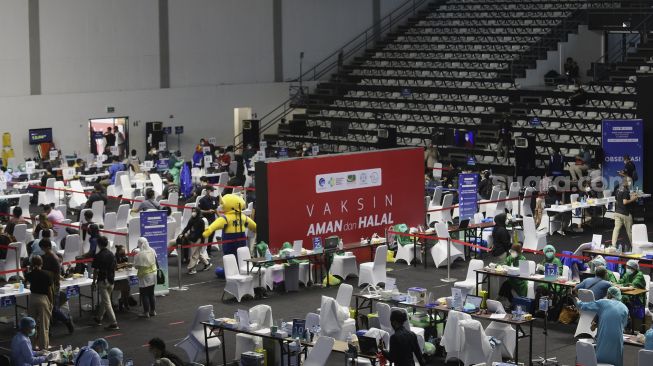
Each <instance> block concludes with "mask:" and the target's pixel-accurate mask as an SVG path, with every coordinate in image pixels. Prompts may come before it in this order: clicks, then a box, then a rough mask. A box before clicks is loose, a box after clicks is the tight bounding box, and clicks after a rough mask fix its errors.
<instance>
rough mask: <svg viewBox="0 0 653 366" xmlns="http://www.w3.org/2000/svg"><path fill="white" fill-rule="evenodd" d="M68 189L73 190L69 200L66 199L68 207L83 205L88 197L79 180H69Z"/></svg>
mask: <svg viewBox="0 0 653 366" xmlns="http://www.w3.org/2000/svg"><path fill="white" fill-rule="evenodd" d="M70 189H72V190H73V194H72V196H71V197H70V201H68V207H70V208H75V209H77V208H80V207H84V205H86V201H88V199H87V198H86V195H85V194H84V187H82V182H80V181H79V180H72V181H70ZM23 212H24V211H23Z"/></svg>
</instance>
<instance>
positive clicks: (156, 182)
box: [150, 173, 163, 197]
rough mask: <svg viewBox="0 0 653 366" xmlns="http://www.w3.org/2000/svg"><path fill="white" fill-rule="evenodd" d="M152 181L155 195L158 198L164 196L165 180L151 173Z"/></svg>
mask: <svg viewBox="0 0 653 366" xmlns="http://www.w3.org/2000/svg"><path fill="white" fill-rule="evenodd" d="M150 181H152V189H153V190H154V193H155V194H156V196H157V197H158V196H160V195H162V194H163V180H161V176H160V175H158V174H156V173H150Z"/></svg>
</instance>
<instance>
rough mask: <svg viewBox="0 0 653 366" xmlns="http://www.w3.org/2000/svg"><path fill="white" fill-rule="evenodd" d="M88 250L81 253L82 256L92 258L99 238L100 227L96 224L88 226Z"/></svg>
mask: <svg viewBox="0 0 653 366" xmlns="http://www.w3.org/2000/svg"><path fill="white" fill-rule="evenodd" d="M88 235H89V237H88V244H89V247H88V252H86V253H84V254H83V255H82V257H83V258H93V257H95V253H96V251H97V248H98V239H99V238H100V227H99V226H98V225H97V224H90V225H89V226H88Z"/></svg>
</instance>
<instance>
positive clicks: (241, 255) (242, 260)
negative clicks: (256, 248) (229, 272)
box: [236, 247, 265, 285]
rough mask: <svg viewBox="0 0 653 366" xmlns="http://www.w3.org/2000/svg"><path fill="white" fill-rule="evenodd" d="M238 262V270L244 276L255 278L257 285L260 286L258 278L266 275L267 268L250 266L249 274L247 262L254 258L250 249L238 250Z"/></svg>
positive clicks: (242, 248) (241, 248)
mask: <svg viewBox="0 0 653 366" xmlns="http://www.w3.org/2000/svg"><path fill="white" fill-rule="evenodd" d="M236 254H237V256H238V257H237V260H238V270H239V271H240V274H242V275H247V274H249V275H251V276H253V277H254V282H255V285H256V284H258V280H259V279H258V276H261V275H263V273H265V268H263V267H254V266H253V265H251V264H250V265H249V273H247V260H248V259H251V258H252V253H251V252H250V251H249V248H248V247H240V248H238V249H236Z"/></svg>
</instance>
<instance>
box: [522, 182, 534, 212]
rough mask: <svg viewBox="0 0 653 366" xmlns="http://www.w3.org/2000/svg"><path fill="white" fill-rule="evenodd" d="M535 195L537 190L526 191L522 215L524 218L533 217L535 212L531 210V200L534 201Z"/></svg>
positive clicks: (528, 189)
mask: <svg viewBox="0 0 653 366" xmlns="http://www.w3.org/2000/svg"><path fill="white" fill-rule="evenodd" d="M534 194H535V188H533V187H528V188H526V190H525V191H524V199H523V200H522V208H521V215H522V217H526V216H533V210H532V209H531V200H533V199H534V197H533V195H534Z"/></svg>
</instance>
